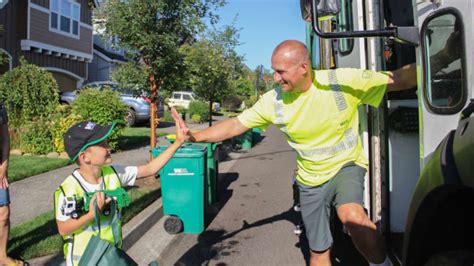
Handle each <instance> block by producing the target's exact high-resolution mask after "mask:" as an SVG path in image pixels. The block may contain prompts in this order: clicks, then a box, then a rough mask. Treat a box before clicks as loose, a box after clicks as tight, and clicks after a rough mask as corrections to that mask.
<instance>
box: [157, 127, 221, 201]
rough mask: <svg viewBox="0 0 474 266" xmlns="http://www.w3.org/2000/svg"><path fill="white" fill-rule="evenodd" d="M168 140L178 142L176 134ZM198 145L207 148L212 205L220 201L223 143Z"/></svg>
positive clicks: (208, 185) (208, 187)
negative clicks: (220, 153) (220, 160)
mask: <svg viewBox="0 0 474 266" xmlns="http://www.w3.org/2000/svg"><path fill="white" fill-rule="evenodd" d="M166 139H167V140H168V141H169V142H170V143H173V142H174V141H175V140H176V135H175V134H168V135H167V136H166ZM195 143H196V144H198V145H203V146H205V147H206V148H207V156H206V161H207V163H206V165H207V173H206V176H207V180H206V186H207V187H206V190H207V200H208V201H207V204H208V205H212V204H214V203H216V202H217V201H218V193H217V190H218V180H219V145H220V144H222V142H216V143H210V142H195Z"/></svg>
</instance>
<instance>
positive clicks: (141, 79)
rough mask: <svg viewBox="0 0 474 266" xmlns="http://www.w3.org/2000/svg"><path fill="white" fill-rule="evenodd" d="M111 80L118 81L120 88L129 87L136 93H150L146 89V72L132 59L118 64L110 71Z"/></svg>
mask: <svg viewBox="0 0 474 266" xmlns="http://www.w3.org/2000/svg"><path fill="white" fill-rule="evenodd" d="M112 80H113V81H115V82H117V83H119V84H120V87H121V88H127V89H130V90H132V91H133V92H134V93H136V94H137V95H141V94H150V91H149V90H148V89H147V88H148V87H149V86H148V75H147V73H146V72H145V70H144V69H143V67H142V66H140V65H139V64H137V63H135V62H133V61H132V62H129V63H127V64H123V65H120V66H118V67H117V68H116V69H115V70H114V72H112ZM147 96H149V95H147Z"/></svg>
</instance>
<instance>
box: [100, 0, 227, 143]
mask: <svg viewBox="0 0 474 266" xmlns="http://www.w3.org/2000/svg"><path fill="white" fill-rule="evenodd" d="M223 4H224V0H181V1H176V0H161V1H156V0H127V1H123V0H108V1H105V2H104V4H103V5H102V7H101V9H100V10H99V11H98V13H97V18H98V19H100V21H103V22H104V23H103V25H102V26H103V30H104V31H105V35H106V36H108V37H109V39H114V40H116V44H117V45H119V46H120V47H122V48H125V49H127V50H128V51H130V53H135V55H136V57H137V58H139V59H140V62H143V64H144V65H145V71H146V73H147V75H148V81H149V87H150V96H151V100H152V101H151V106H150V107H151V108H150V117H151V118H150V119H151V121H150V124H151V127H150V128H151V134H150V144H151V145H152V147H154V146H155V144H156V131H155V128H156V127H155V125H156V122H155V121H156V97H157V95H158V89H159V88H166V87H173V83H174V81H175V80H177V78H178V77H180V75H182V74H184V73H182V68H181V66H182V63H183V57H182V54H181V53H180V52H179V47H180V46H181V45H183V44H185V43H190V42H192V41H193V40H194V36H195V35H196V34H197V33H199V32H201V31H202V30H203V29H204V28H205V23H204V22H203V18H205V17H208V18H209V19H210V21H211V23H215V22H216V21H217V16H215V15H214V14H213V11H214V10H215V9H216V8H217V7H220V6H222V5H223Z"/></svg>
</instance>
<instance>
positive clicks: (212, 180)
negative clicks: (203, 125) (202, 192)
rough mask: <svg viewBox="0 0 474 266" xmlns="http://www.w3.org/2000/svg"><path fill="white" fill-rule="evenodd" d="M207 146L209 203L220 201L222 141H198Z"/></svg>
mask: <svg viewBox="0 0 474 266" xmlns="http://www.w3.org/2000/svg"><path fill="white" fill-rule="evenodd" d="M196 144H200V145H204V146H205V147H206V148H207V199H208V202H207V204H208V205H212V204H213V203H216V202H217V201H218V193H217V190H218V180H219V145H220V144H222V142H216V143H209V142H196Z"/></svg>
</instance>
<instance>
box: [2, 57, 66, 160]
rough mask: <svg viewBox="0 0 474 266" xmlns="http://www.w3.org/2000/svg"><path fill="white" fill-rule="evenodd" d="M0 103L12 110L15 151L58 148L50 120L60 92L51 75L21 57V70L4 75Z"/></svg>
mask: <svg viewBox="0 0 474 266" xmlns="http://www.w3.org/2000/svg"><path fill="white" fill-rule="evenodd" d="M0 101H2V102H4V103H5V106H6V108H7V111H8V116H9V128H10V140H11V147H12V148H20V149H22V150H23V151H25V152H31V153H46V152H49V151H52V150H53V149H54V148H53V145H52V142H51V132H50V126H51V123H50V121H51V116H52V115H53V114H54V112H55V109H56V107H57V106H58V105H59V89H58V85H57V83H56V80H55V79H54V78H53V76H52V74H51V73H49V72H48V71H46V70H44V69H42V68H40V67H38V66H35V65H31V64H28V63H27V62H26V60H24V59H23V58H21V59H20V65H19V66H18V67H16V68H14V69H12V70H10V71H8V72H7V73H5V74H4V75H2V76H0Z"/></svg>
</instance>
